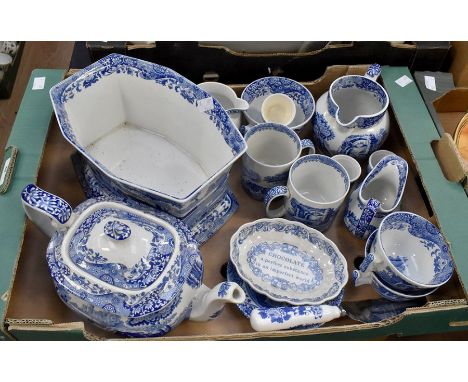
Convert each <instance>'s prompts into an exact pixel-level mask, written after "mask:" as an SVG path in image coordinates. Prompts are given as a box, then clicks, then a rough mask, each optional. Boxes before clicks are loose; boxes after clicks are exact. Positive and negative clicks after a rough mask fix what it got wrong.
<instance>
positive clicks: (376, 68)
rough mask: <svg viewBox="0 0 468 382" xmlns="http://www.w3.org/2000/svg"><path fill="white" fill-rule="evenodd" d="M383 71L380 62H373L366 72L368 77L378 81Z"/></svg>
mask: <svg viewBox="0 0 468 382" xmlns="http://www.w3.org/2000/svg"><path fill="white" fill-rule="evenodd" d="M380 73H381V69H380V65H379V64H372V65H369V67H368V68H367V72H366V74H365V77H366V78H369V79H370V80H372V81H377V78H379V76H380Z"/></svg>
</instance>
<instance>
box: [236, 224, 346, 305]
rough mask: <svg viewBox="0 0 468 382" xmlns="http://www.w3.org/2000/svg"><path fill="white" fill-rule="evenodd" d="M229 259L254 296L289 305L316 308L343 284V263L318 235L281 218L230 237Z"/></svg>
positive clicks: (243, 228) (246, 226)
mask: <svg viewBox="0 0 468 382" xmlns="http://www.w3.org/2000/svg"><path fill="white" fill-rule="evenodd" d="M230 259H231V261H232V263H233V264H234V266H235V267H236V270H237V272H238V274H239V276H240V277H241V278H242V279H243V280H244V281H245V282H246V283H247V284H248V285H249V286H250V287H251V288H252V289H254V290H255V291H256V292H258V293H261V294H263V295H265V296H267V297H269V298H270V299H271V300H274V301H280V302H286V303H288V304H291V305H320V304H323V303H325V302H326V301H329V300H333V299H334V298H336V297H337V296H338V295H339V294H340V292H341V290H342V289H343V288H344V286H345V285H346V282H347V281H348V270H347V265H346V259H345V258H344V256H343V255H342V254H341V252H340V250H339V249H338V248H337V247H336V245H335V244H334V243H333V242H332V241H331V240H329V239H327V238H326V237H325V236H324V235H323V234H321V233H320V232H318V231H317V230H315V229H313V228H310V227H307V226H306V225H305V224H302V223H298V222H292V221H289V220H286V219H279V218H277V219H259V220H256V221H254V222H251V223H247V224H244V225H243V226H241V227H240V228H239V229H238V230H237V232H236V233H235V234H234V235H233V236H232V238H231V253H230Z"/></svg>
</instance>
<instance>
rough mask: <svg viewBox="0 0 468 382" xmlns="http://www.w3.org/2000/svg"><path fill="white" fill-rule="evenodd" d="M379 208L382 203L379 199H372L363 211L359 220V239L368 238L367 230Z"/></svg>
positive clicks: (357, 231)
mask: <svg viewBox="0 0 468 382" xmlns="http://www.w3.org/2000/svg"><path fill="white" fill-rule="evenodd" d="M379 207H380V202H379V201H378V200H377V199H372V198H371V199H369V200H368V201H367V205H366V207H365V208H364V210H363V211H362V214H361V217H360V218H359V221H358V223H357V226H356V236H357V237H358V238H360V239H365V238H366V237H367V236H366V233H367V230H368V228H369V225H370V223H371V222H372V220H373V219H374V216H375V214H376V213H377V210H378V208H379Z"/></svg>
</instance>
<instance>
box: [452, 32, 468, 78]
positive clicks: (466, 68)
mask: <svg viewBox="0 0 468 382" xmlns="http://www.w3.org/2000/svg"><path fill="white" fill-rule="evenodd" d="M452 44H453V61H452V65H451V66H450V71H451V72H452V74H453V78H454V80H455V85H456V86H460V87H462V86H468V41H454V42H453V43H452Z"/></svg>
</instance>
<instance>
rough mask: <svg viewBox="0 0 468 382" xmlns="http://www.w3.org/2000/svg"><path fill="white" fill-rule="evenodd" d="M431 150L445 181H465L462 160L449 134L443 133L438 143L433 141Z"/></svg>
mask: <svg viewBox="0 0 468 382" xmlns="http://www.w3.org/2000/svg"><path fill="white" fill-rule="evenodd" d="M432 149H433V150H434V154H435V156H436V158H437V161H438V162H439V166H440V168H441V170H442V172H443V174H444V176H445V177H446V178H447V180H449V181H451V182H458V183H460V182H463V181H464V180H465V179H466V176H467V174H466V171H465V166H464V162H463V158H462V157H461V155H460V153H459V151H458V150H457V146H456V144H455V141H454V140H453V138H452V136H451V135H450V134H449V133H444V134H443V135H442V137H441V138H440V139H439V140H438V141H434V142H433V144H432Z"/></svg>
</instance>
